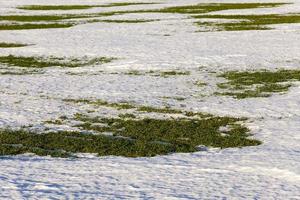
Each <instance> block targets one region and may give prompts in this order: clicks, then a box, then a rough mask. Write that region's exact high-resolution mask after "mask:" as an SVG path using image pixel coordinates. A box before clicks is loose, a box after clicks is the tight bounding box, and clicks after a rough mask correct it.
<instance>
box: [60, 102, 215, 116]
mask: <svg viewBox="0 0 300 200" xmlns="http://www.w3.org/2000/svg"><path fill="white" fill-rule="evenodd" d="M179 100H184V99H181V98H179ZM63 101H65V102H71V103H83V104H90V105H94V106H104V107H110V108H115V109H117V110H128V109H134V110H135V111H136V112H139V114H140V112H142V113H145V112H146V113H162V114H181V115H183V116H186V117H195V116H196V117H200V118H209V117H212V115H210V114H207V113H198V112H190V111H182V110H178V109H173V108H170V107H160V108H159V107H153V106H139V105H134V104H130V103H128V102H119V103H110V102H107V101H103V100H90V99H64V100H63Z"/></svg>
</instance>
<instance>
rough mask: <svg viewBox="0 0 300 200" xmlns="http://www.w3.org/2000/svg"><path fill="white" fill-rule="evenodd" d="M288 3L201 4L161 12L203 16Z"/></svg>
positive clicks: (164, 9) (161, 10)
mask: <svg viewBox="0 0 300 200" xmlns="http://www.w3.org/2000/svg"><path fill="white" fill-rule="evenodd" d="M284 4H286V3H201V4H197V5H189V6H176V7H169V8H163V9H160V10H159V12H165V13H180V14H202V13H209V12H215V11H221V10H231V9H254V8H272V7H276V6H281V5H284Z"/></svg>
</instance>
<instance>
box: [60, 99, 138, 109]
mask: <svg viewBox="0 0 300 200" xmlns="http://www.w3.org/2000/svg"><path fill="white" fill-rule="evenodd" d="M64 101H65V102H72V103H85V104H91V105H95V106H105V107H111V108H116V109H118V110H123V109H125V110H126V109H132V108H135V106H134V105H131V104H129V103H127V102H120V103H109V102H107V101H103V100H100V99H97V100H88V99H64Z"/></svg>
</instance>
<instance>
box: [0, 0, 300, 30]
mask: <svg viewBox="0 0 300 200" xmlns="http://www.w3.org/2000/svg"><path fill="white" fill-rule="evenodd" d="M143 4H153V3H126V2H125V3H112V4H107V5H47V6H42V5H29V6H22V7H19V8H20V9H28V10H69V9H88V8H92V7H114V6H128V5H143ZM284 4H286V3H202V4H197V5H189V6H176V7H167V8H162V9H143V10H123V11H111V12H102V13H101V12H100V13H90V14H63V15H0V21H14V22H42V23H41V24H32V23H27V24H2V25H0V30H21V29H42V28H67V27H71V26H75V25H78V24H84V23H93V22H107V23H144V22H150V21H154V20H109V19H107V20H99V19H90V20H87V18H96V17H103V16H113V15H121V14H130V13H178V14H191V15H192V16H193V17H196V18H218V17H220V16H221V17H222V18H224V16H222V15H219V16H217V15H214V16H215V17H211V16H209V15H195V14H206V13H209V12H214V11H221V10H229V9H253V8H271V7H275V6H280V5H284ZM268 16H269V17H268ZM232 17H233V18H238V19H240V20H248V21H247V22H245V21H241V22H239V23H236V24H234V23H211V22H197V24H199V25H202V26H207V27H210V28H214V29H216V30H252V29H261V30H263V29H269V28H268V27H265V26H263V25H267V24H278V23H298V21H299V20H298V18H297V16H296V15H295V16H294V17H292V16H288V17H285V18H283V17H281V16H280V19H279V16H278V17H277V18H276V19H275V18H274V17H273V16H272V15H265V16H260V17H259V16H258V17H257V19H255V20H254V19H252V18H253V15H249V16H240V17H239V16H235V17H234V16H232ZM242 17H244V18H242ZM262 17H263V18H264V20H262V19H260V18H262ZM225 18H226V16H225ZM72 19H83V20H77V21H76V22H73V23H71V22H70V21H66V20H72ZM249 20H250V21H249ZM53 21H56V22H58V23H53ZM45 22H52V23H50V24H46V23H45Z"/></svg>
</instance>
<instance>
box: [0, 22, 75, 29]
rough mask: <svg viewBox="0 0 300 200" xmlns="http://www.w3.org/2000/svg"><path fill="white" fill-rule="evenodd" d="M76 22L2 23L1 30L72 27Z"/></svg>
mask: <svg viewBox="0 0 300 200" xmlns="http://www.w3.org/2000/svg"><path fill="white" fill-rule="evenodd" d="M72 26H74V24H70V23H68V24H67V23H49V24H48V23H47V24H30V23H26V24H0V31H4V30H26V29H52V28H70V27H72Z"/></svg>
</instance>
